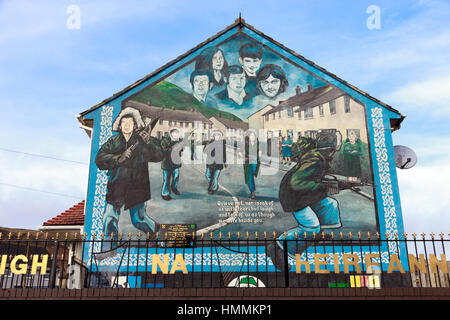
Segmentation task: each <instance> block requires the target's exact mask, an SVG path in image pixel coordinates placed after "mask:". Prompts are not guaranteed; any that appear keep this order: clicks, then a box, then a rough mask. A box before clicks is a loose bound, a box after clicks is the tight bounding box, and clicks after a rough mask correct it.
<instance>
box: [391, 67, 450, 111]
mask: <svg viewBox="0 0 450 320" xmlns="http://www.w3.org/2000/svg"><path fill="white" fill-rule="evenodd" d="M383 100H385V101H391V102H393V103H394V104H396V105H400V104H401V105H405V106H406V107H408V108H410V107H412V108H419V109H422V111H427V112H428V114H432V115H435V116H440V115H447V116H448V115H450V104H449V101H450V75H449V74H448V73H445V74H439V75H435V76H433V77H431V78H428V79H423V80H418V81H411V82H410V83H407V84H405V85H403V86H400V87H399V88H397V89H395V90H394V91H393V92H391V93H389V94H387V95H386V96H385V97H384V99H383Z"/></svg>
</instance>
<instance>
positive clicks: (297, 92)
mask: <svg viewBox="0 0 450 320" xmlns="http://www.w3.org/2000/svg"><path fill="white" fill-rule="evenodd" d="M300 93H302V89H300V86H299V85H297V86H296V87H295V94H296V95H297V96H298V95H300Z"/></svg>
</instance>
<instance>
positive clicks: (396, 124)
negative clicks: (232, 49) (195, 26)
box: [78, 17, 405, 130]
mask: <svg viewBox="0 0 450 320" xmlns="http://www.w3.org/2000/svg"><path fill="white" fill-rule="evenodd" d="M234 28H235V29H236V30H237V32H239V31H241V30H242V29H243V28H247V29H248V30H250V31H252V32H254V33H256V34H257V35H259V36H261V37H263V38H265V39H266V40H268V41H270V42H272V43H273V44H275V45H276V46H278V47H280V48H281V49H283V50H285V51H287V52H289V53H290V54H292V55H293V56H295V57H297V58H298V59H301V60H303V61H304V62H306V63H307V64H309V65H310V66H312V67H313V68H315V69H317V70H318V71H320V72H323V73H325V74H326V75H328V76H330V77H332V78H334V79H336V80H337V81H339V82H341V83H342V84H344V85H346V86H347V87H349V88H351V89H353V90H355V91H356V92H358V93H359V94H361V95H363V96H365V97H367V98H369V99H371V100H373V101H374V102H376V103H378V104H380V105H382V106H383V107H385V108H386V109H388V110H390V111H392V112H394V113H396V114H397V115H398V116H399V117H398V119H391V127H392V128H393V130H397V129H399V128H400V123H401V122H402V121H403V119H404V118H405V116H404V115H403V114H401V113H400V112H399V111H398V110H396V109H395V108H393V107H391V106H390V105H388V104H386V103H383V102H382V101H380V100H378V99H376V98H375V97H373V96H371V95H370V94H368V93H366V92H364V91H362V90H360V89H358V88H357V87H355V86H353V85H351V84H350V83H348V82H347V81H345V80H343V79H341V78H339V77H338V76H336V75H335V74H333V73H331V72H329V71H327V70H326V69H324V68H322V67H320V66H318V65H316V64H315V63H314V62H312V61H311V60H308V59H306V58H305V57H303V56H301V55H299V54H297V53H296V52H294V51H293V50H291V49H289V48H287V47H285V46H284V45H282V44H281V43H279V42H277V41H275V40H274V39H272V38H270V37H269V36H267V35H265V34H264V33H262V32H261V31H259V30H257V29H255V28H254V27H253V26H251V25H249V24H247V23H246V22H245V20H244V19H242V18H241V17H239V18H238V19H236V20H235V22H234V23H233V24H232V25H230V26H229V27H227V28H225V29H224V30H222V31H220V32H219V33H217V34H216V35H214V36H212V37H210V38H208V39H207V40H205V41H204V42H202V43H200V44H199V45H197V46H196V47H195V48H193V49H191V50H189V51H187V52H186V53H184V54H183V55H180V56H179V57H177V58H175V59H174V60H172V61H170V62H168V63H167V64H165V65H164V66H162V67H160V68H158V69H157V70H155V71H154V72H152V73H150V74H149V75H147V76H145V77H143V78H142V79H140V80H138V81H136V82H135V83H133V84H132V85H130V86H128V87H126V88H124V89H122V90H121V91H119V92H117V93H116V94H114V95H113V96H111V97H109V98H107V99H105V100H103V101H102V102H100V103H98V104H96V105H94V106H93V107H91V108H90V109H88V110H86V111H83V112H81V113H80V115H79V116H78V120H79V121H80V122H81V123H84V120H85V119H84V116H85V115H86V114H88V113H90V112H91V111H93V110H95V109H97V108H99V107H101V106H103V105H105V104H107V103H109V102H110V101H112V100H114V99H116V98H118V97H119V96H121V95H123V94H125V93H126V92H127V91H129V90H131V89H133V88H135V87H137V86H139V85H140V84H142V83H143V82H145V81H146V80H148V79H150V78H151V77H153V76H155V75H157V74H158V73H160V72H161V71H163V70H165V69H167V68H169V67H171V66H173V65H174V64H175V63H177V62H178V61H180V60H181V59H183V58H185V57H187V56H189V55H190V54H193V53H195V52H196V51H197V50H199V49H200V48H202V47H204V46H205V45H207V44H208V43H209V42H211V41H213V40H215V39H217V38H218V37H220V36H222V35H224V34H225V33H227V32H229V31H231V30H232V29H234Z"/></svg>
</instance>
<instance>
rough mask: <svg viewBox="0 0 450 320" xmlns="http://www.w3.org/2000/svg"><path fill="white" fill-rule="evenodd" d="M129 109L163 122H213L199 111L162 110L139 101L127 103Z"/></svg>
mask: <svg viewBox="0 0 450 320" xmlns="http://www.w3.org/2000/svg"><path fill="white" fill-rule="evenodd" d="M126 106H127V107H133V108H135V109H137V110H139V111H140V112H141V115H143V116H146V117H149V118H152V119H153V118H155V117H159V118H160V119H161V120H170V121H183V122H195V121H201V122H204V123H208V124H212V123H211V121H210V120H209V119H208V118H206V117H205V116H204V115H203V114H201V113H200V112H198V111H195V110H192V111H187V110H178V109H176V108H174V109H169V108H162V107H158V106H153V105H148V104H145V103H142V102H137V101H131V100H130V101H127V103H126Z"/></svg>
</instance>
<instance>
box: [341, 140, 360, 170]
mask: <svg viewBox="0 0 450 320" xmlns="http://www.w3.org/2000/svg"><path fill="white" fill-rule="evenodd" d="M342 154H343V156H344V169H345V174H346V175H347V176H349V177H360V176H361V171H362V170H361V157H362V156H363V155H364V149H363V144H362V142H361V140H359V139H358V140H356V141H355V143H354V144H351V143H350V140H349V139H347V140H346V141H345V142H344V145H343V146H342Z"/></svg>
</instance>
